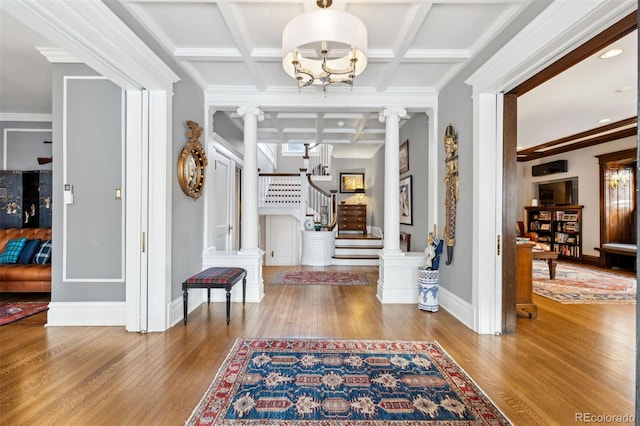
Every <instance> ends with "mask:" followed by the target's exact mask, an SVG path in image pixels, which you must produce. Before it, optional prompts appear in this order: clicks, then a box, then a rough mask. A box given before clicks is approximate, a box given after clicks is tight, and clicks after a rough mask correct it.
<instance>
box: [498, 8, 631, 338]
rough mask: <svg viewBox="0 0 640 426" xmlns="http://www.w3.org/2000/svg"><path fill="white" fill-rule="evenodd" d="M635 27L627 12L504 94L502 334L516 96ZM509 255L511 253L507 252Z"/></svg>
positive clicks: (508, 282) (506, 322) (506, 323)
mask: <svg viewBox="0 0 640 426" xmlns="http://www.w3.org/2000/svg"><path fill="white" fill-rule="evenodd" d="M637 27H638V17H637V10H636V11H634V12H633V13H631V14H629V15H627V16H626V17H624V18H623V19H621V20H620V21H618V22H617V23H615V24H614V25H612V26H610V27H609V28H607V29H606V30H604V31H602V32H601V33H600V34H598V35H596V36H595V37H593V38H591V39H590V40H588V41H587V42H585V43H584V44H582V45H581V46H579V47H578V48H576V49H575V50H573V51H572V52H570V53H569V54H567V55H566V56H564V57H562V58H560V59H559V60H558V61H556V62H554V63H553V64H551V65H549V66H548V67H546V68H544V69H543V70H541V71H540V72H538V73H537V74H535V75H534V76H532V77H530V78H529V79H527V80H526V81H524V82H522V83H520V84H519V85H518V86H516V87H514V88H513V89H512V90H510V91H509V92H507V93H506V94H505V95H504V103H503V136H504V143H503V155H504V162H505V163H504V166H503V193H504V199H505V200H510V201H509V202H507V203H504V204H503V212H502V216H503V218H502V219H503V228H502V235H503V237H504V241H505V246H504V252H505V255H504V256H503V258H502V276H503V281H502V307H503V309H502V320H503V331H504V332H505V333H513V332H515V327H516V310H515V300H516V294H515V289H516V285H515V268H514V265H515V233H516V231H515V230H516V226H517V225H516V223H517V220H516V211H515V206H513V205H512V204H513V202H515V200H516V192H517V179H518V176H517V168H516V167H515V164H516V157H517V116H518V108H517V98H518V97H519V96H522V95H524V94H525V93H527V92H529V91H530V90H533V89H534V88H536V87H538V86H540V85H541V84H543V83H545V82H546V81H548V80H550V79H552V78H553V77H555V76H557V75H558V74H560V73H562V72H564V71H566V70H567V69H569V68H570V67H572V66H573V65H575V64H577V63H578V62H580V61H582V60H584V59H586V58H587V57H589V56H591V55H593V54H594V53H596V52H598V51H599V50H601V49H603V48H604V47H606V46H608V45H609V44H611V43H613V42H615V41H616V40H618V39H620V38H622V37H624V36H625V35H627V34H629V33H631V32H633V31H635V30H636V29H637ZM511 254H512V255H511Z"/></svg>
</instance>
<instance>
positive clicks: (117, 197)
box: [116, 188, 122, 200]
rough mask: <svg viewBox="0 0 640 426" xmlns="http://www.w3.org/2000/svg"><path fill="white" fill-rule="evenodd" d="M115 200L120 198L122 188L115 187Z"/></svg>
mask: <svg viewBox="0 0 640 426" xmlns="http://www.w3.org/2000/svg"><path fill="white" fill-rule="evenodd" d="M116 200H122V188H116Z"/></svg>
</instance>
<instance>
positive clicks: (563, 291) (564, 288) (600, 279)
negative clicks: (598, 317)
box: [533, 261, 637, 304]
mask: <svg viewBox="0 0 640 426" xmlns="http://www.w3.org/2000/svg"><path fill="white" fill-rule="evenodd" d="M636 289H637V284H636V278H634V277H631V276H625V275H620V274H613V273H609V272H605V271H600V270H596V269H591V268H584V267H580V266H574V265H571V264H567V263H561V262H558V266H557V267H556V275H555V279H553V280H551V279H549V269H548V266H547V263H546V262H544V261H534V262H533V292H534V293H535V294H537V295H540V296H543V297H547V298H549V299H552V300H555V301H556V302H560V303H567V304H570V303H635V301H636Z"/></svg>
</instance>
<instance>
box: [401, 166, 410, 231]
mask: <svg viewBox="0 0 640 426" xmlns="http://www.w3.org/2000/svg"><path fill="white" fill-rule="evenodd" d="M400 223H401V224H403V225H413V197H412V188H411V175H409V176H407V177H404V178H402V179H400Z"/></svg>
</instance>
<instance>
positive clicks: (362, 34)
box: [282, 0, 367, 95]
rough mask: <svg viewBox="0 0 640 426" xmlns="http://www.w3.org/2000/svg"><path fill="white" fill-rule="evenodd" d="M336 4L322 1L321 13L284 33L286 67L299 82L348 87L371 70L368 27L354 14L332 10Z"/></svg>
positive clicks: (296, 22) (291, 24) (291, 25)
mask: <svg viewBox="0 0 640 426" xmlns="http://www.w3.org/2000/svg"><path fill="white" fill-rule="evenodd" d="M331 3H332V0H318V1H317V5H318V7H319V8H320V10H316V11H313V12H308V13H305V14H303V15H300V16H297V17H296V18H294V19H292V20H291V21H290V22H289V23H288V24H287V26H286V27H285V28H284V31H283V33H282V52H283V56H282V66H283V67H284V70H285V71H286V72H287V74H289V75H290V76H291V77H293V78H295V79H296V81H297V82H298V90H300V89H301V88H303V87H306V86H309V85H311V84H316V85H322V89H323V91H324V93H325V95H326V94H327V86H329V85H330V84H334V83H343V84H348V85H349V86H350V87H351V88H353V79H354V78H355V77H356V76H357V75H359V74H360V73H361V72H362V71H364V69H365V67H366V66H367V27H365V25H364V23H363V22H362V21H361V20H360V19H358V18H357V17H355V16H354V15H351V14H350V13H347V12H343V11H338V10H329V9H328V8H329V6H331Z"/></svg>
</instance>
